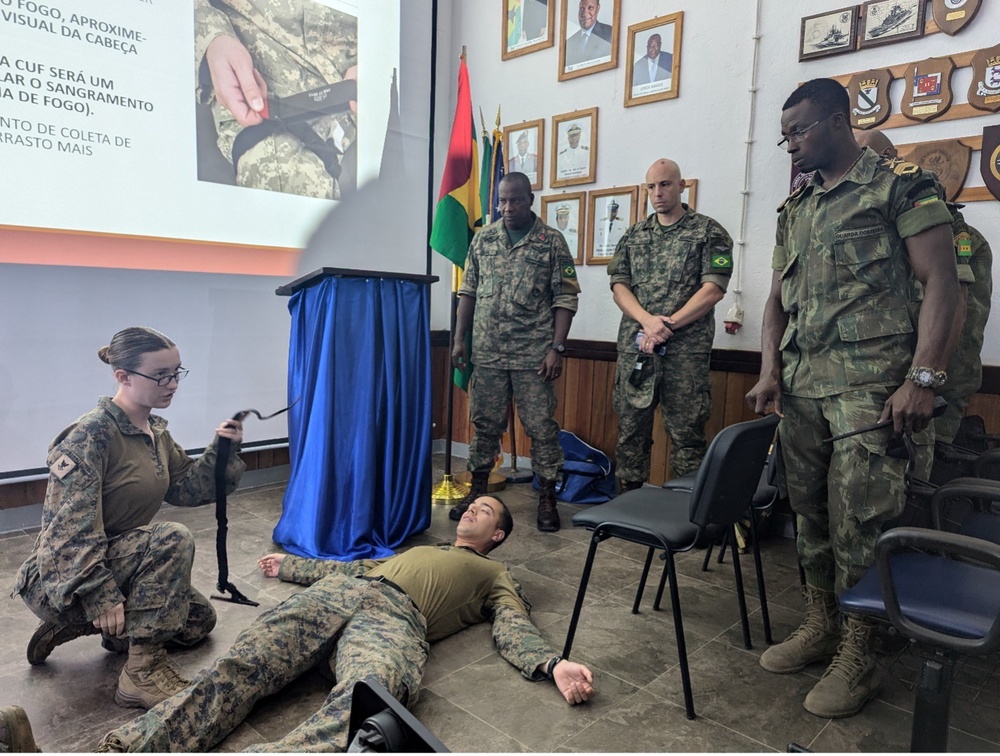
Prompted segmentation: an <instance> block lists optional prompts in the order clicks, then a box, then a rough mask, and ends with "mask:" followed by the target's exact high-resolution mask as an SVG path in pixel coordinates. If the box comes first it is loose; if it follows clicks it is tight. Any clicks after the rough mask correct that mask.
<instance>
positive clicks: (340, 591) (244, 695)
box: [101, 496, 594, 753]
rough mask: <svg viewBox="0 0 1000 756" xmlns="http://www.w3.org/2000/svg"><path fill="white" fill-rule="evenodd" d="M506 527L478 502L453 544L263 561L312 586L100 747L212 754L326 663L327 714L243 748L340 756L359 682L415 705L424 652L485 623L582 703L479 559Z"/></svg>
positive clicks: (519, 603) (491, 564) (565, 669)
mask: <svg viewBox="0 0 1000 756" xmlns="http://www.w3.org/2000/svg"><path fill="white" fill-rule="evenodd" d="M513 526H514V523H513V520H512V519H511V516H510V512H509V511H508V510H507V507H506V506H505V505H504V503H503V502H502V501H500V500H499V499H498V498H496V497H494V496H483V497H480V498H479V499H477V500H476V501H475V502H473V503H472V504H471V505H470V506H469V507H468V508H467V510H466V512H465V514H464V515H463V516H462V519H461V521H460V522H459V523H458V527H457V529H456V537H455V542H454V543H453V544H451V545H448V544H442V545H438V546H416V547H414V548H412V549H410V550H409V551H406V552H403V553H402V554H399V555H397V556H394V557H391V558H389V559H382V560H370V559H363V560H358V561H355V562H334V561H320V560H313V559H302V558H299V557H294V556H285V555H283V554H271V555H269V556H266V557H264V558H263V559H261V560H260V566H261V569H262V570H263V571H264V574H265V575H267V576H268V577H278V578H280V579H282V580H287V581H291V582H295V583H302V584H304V585H308V586H309V588H307V589H306V590H304V591H302V592H301V593H298V594H296V595H294V596H292V597H291V598H289V599H286V600H285V601H283V602H282V603H281V604H279V605H278V606H276V607H275V608H274V609H271V610H270V611H268V612H265V613H264V614H262V615H260V616H259V617H258V618H257V619H256V620H255V621H254V623H253V624H252V625H251V626H250V627H248V628H247V629H246V630H244V631H243V632H242V633H240V635H239V637H238V638H237V639H236V641H235V643H233V646H232V648H231V649H230V650H229V651H228V652H227V653H226V654H225V655H224V656H222V657H221V658H220V659H218V660H217V661H216V662H215V663H214V664H213V665H212V667H211V668H208V669H205V670H202V672H201V673H199V674H198V676H197V677H196V678H195V680H194V682H193V683H192V684H191V687H189V688H187V689H186V690H184V691H182V692H181V693H179V694H178V695H176V696H174V697H173V698H171V699H169V700H167V701H164V702H163V703H162V704H160V705H159V706H157V707H156V708H154V709H151V710H150V711H149V712H147V713H146V714H145V715H143V716H141V717H139V718H138V719H134V720H133V721H131V722H129V723H127V724H125V725H123V726H121V727H119V728H118V729H116V730H114V731H112V732H110V733H108V734H107V735H106V736H105V738H104V741H103V742H102V744H101V747H102V749H103V750H108V751H154V752H188V753H190V752H204V751H207V750H209V749H211V748H213V747H214V746H215V745H216V744H217V743H219V742H220V741H221V740H222V739H223V738H225V737H226V735H228V734H229V733H230V732H231V731H232V730H233V729H234V728H235V727H236V726H237V725H238V724H239V723H240V722H242V721H243V719H244V718H245V717H246V716H247V714H249V713H250V710H251V709H252V708H253V705H254V704H255V703H256V702H257V701H259V700H260V699H261V698H263V697H264V696H267V695H271V694H273V693H277V692H278V691H280V690H281V689H282V688H283V687H285V686H286V685H287V684H288V683H290V682H291V681H292V680H294V679H295V678H297V677H299V676H300V675H302V674H303V673H304V672H306V671H307V670H309V669H311V668H313V667H315V666H317V665H323V666H325V667H327V668H328V669H329V671H330V673H332V674H333V675H335V676H336V680H337V684H336V685H335V686H334V688H333V690H331V691H330V695H329V696H328V697H327V699H326V701H325V703H324V704H323V707H322V708H321V709H320V710H319V711H317V712H316V713H315V714H313V715H312V716H311V717H309V718H308V719H307V720H306V721H304V722H303V723H302V724H300V725H299V726H298V727H296V728H295V729H294V730H292V732H290V733H288V735H286V736H285V737H284V738H282V740H281V741H279V742H277V743H269V744H263V745H259V746H255V747H254V748H251V749H249V750H254V751H298V752H302V751H330V750H335V751H343V750H345V748H346V747H347V742H346V741H347V728H348V724H349V721H350V713H351V711H350V709H351V694H352V692H353V689H354V685H355V683H356V682H357V681H359V680H361V679H362V678H363V677H365V676H367V675H374V676H375V677H376V679H377V680H378V681H379V682H380V683H381V684H382V685H384V686H385V687H386V689H387V690H388V691H389V692H390V693H391V694H392V695H393V696H394V697H395V698H397V699H398V700H399V701H401V702H402V703H403V704H404V705H408V706H412V705H413V704H414V703H415V702H416V700H417V695H418V692H419V689H420V680H421V678H422V677H423V670H424V664H425V662H426V661H427V651H428V643H432V642H434V641H437V640H440V639H442V638H446V637H448V636H449V635H453V634H454V633H457V632H458V631H460V630H462V629H464V628H466V627H469V626H471V625H475V624H478V623H480V622H484V621H487V620H489V621H492V623H493V640H494V641H495V643H496V645H497V649H498V650H499V651H500V654H501V655H502V656H503V657H504V658H505V659H506V660H507V661H509V662H510V663H511V664H513V665H514V666H515V667H516V668H517V669H519V670H520V671H521V674H523V675H524V676H525V677H527V678H528V679H529V680H533V681H534V680H543V679H550V680H552V681H553V682H554V683H555V684H556V687H557V688H558V689H559V692H560V693H562V695H563V697H564V698H565V699H566V701H567V702H568V703H569V704H571V705H573V704H577V703H582V702H583V701H587V700H588V699H589V698H590V697H591V696H592V695H593V694H594V689H593V686H592V683H593V675H592V674H591V672H590V670H589V669H587V668H586V667H584V666H583V665H581V664H576V663H575V662H571V661H569V660H565V659H562V658H561V657H559V656H557V655H556V652H555V651H554V650H553V649H552V648H551V647H550V646H549V644H548V643H546V642H545V640H543V639H542V637H541V636H540V635H539V633H538V630H537V629H536V628H535V626H534V625H533V624H532V623H531V619H530V618H529V616H528V611H529V609H530V605H529V604H528V602H527V601H526V600H525V599H524V597H523V596H522V594H521V589H520V586H519V585H518V584H517V581H516V580H514V577H513V576H512V575H511V574H510V571H509V570H508V569H507V568H506V566H504V565H503V564H502V563H501V562H497V561H494V560H492V559H490V558H489V557H488V556H486V554H487V553H489V552H490V551H491V550H492V549H493V548H495V547H496V546H499V545H500V544H501V543H503V541H504V540H505V539H506V538H507V536H508V535H509V534H510V531H511V529H512V528H513Z"/></svg>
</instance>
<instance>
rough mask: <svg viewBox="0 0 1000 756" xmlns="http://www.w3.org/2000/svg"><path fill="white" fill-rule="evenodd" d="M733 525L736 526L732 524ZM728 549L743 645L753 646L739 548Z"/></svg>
mask: <svg viewBox="0 0 1000 756" xmlns="http://www.w3.org/2000/svg"><path fill="white" fill-rule="evenodd" d="M733 527H736V526H735V525H734V526H733ZM734 540H735V539H734ZM730 551H732V552H733V575H734V576H735V577H736V598H737V599H739V603H740V622H741V623H742V624H743V647H744V648H753V642H752V641H751V640H750V617H749V616H748V615H747V597H746V593H745V591H744V590H743V569H742V568H741V567H740V550H739V549H737V548H736V547H735V545H734V546H733V547H732V548H731V549H730Z"/></svg>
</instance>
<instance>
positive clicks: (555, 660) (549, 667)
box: [545, 656, 563, 680]
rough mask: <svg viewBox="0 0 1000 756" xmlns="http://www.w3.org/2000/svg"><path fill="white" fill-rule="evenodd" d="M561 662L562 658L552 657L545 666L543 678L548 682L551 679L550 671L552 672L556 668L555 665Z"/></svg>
mask: <svg viewBox="0 0 1000 756" xmlns="http://www.w3.org/2000/svg"><path fill="white" fill-rule="evenodd" d="M562 660H563V658H562V657H561V656H553V657H552V658H551V659H549V663H548V664H546V665H545V676H546V677H547V678H549V679H550V680H552V679H553V677H552V670H554V669H555V668H556V665H557V664H558V663H559V662H561V661H562Z"/></svg>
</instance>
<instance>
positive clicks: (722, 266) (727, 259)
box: [712, 252, 733, 270]
mask: <svg viewBox="0 0 1000 756" xmlns="http://www.w3.org/2000/svg"><path fill="white" fill-rule="evenodd" d="M732 269H733V255H732V253H731V252H716V253H715V254H713V255H712V270H732Z"/></svg>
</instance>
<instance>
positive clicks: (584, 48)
mask: <svg viewBox="0 0 1000 756" xmlns="http://www.w3.org/2000/svg"><path fill="white" fill-rule="evenodd" d="M622 1H623V0H604V1H603V2H599V1H598V0H579V1H577V0H560V12H559V18H560V24H559V28H560V29H561V30H562V31H561V32H560V34H559V81H566V80H568V79H575V78H577V77H579V76H587V75H589V74H592V73H597V72H598V71H607V70H610V69H612V68H617V67H618V29H619V20H620V18H621V3H622ZM571 4H572V7H573V10H574V11H575V15H574V16H572V17H570V14H569V8H570V5H571ZM595 16H596V20H595ZM588 21H590V22H592V23H591V25H590V27H589V29H590V32H589V34H586V35H585V34H584V31H583V24H584V23H586V22H588Z"/></svg>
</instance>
